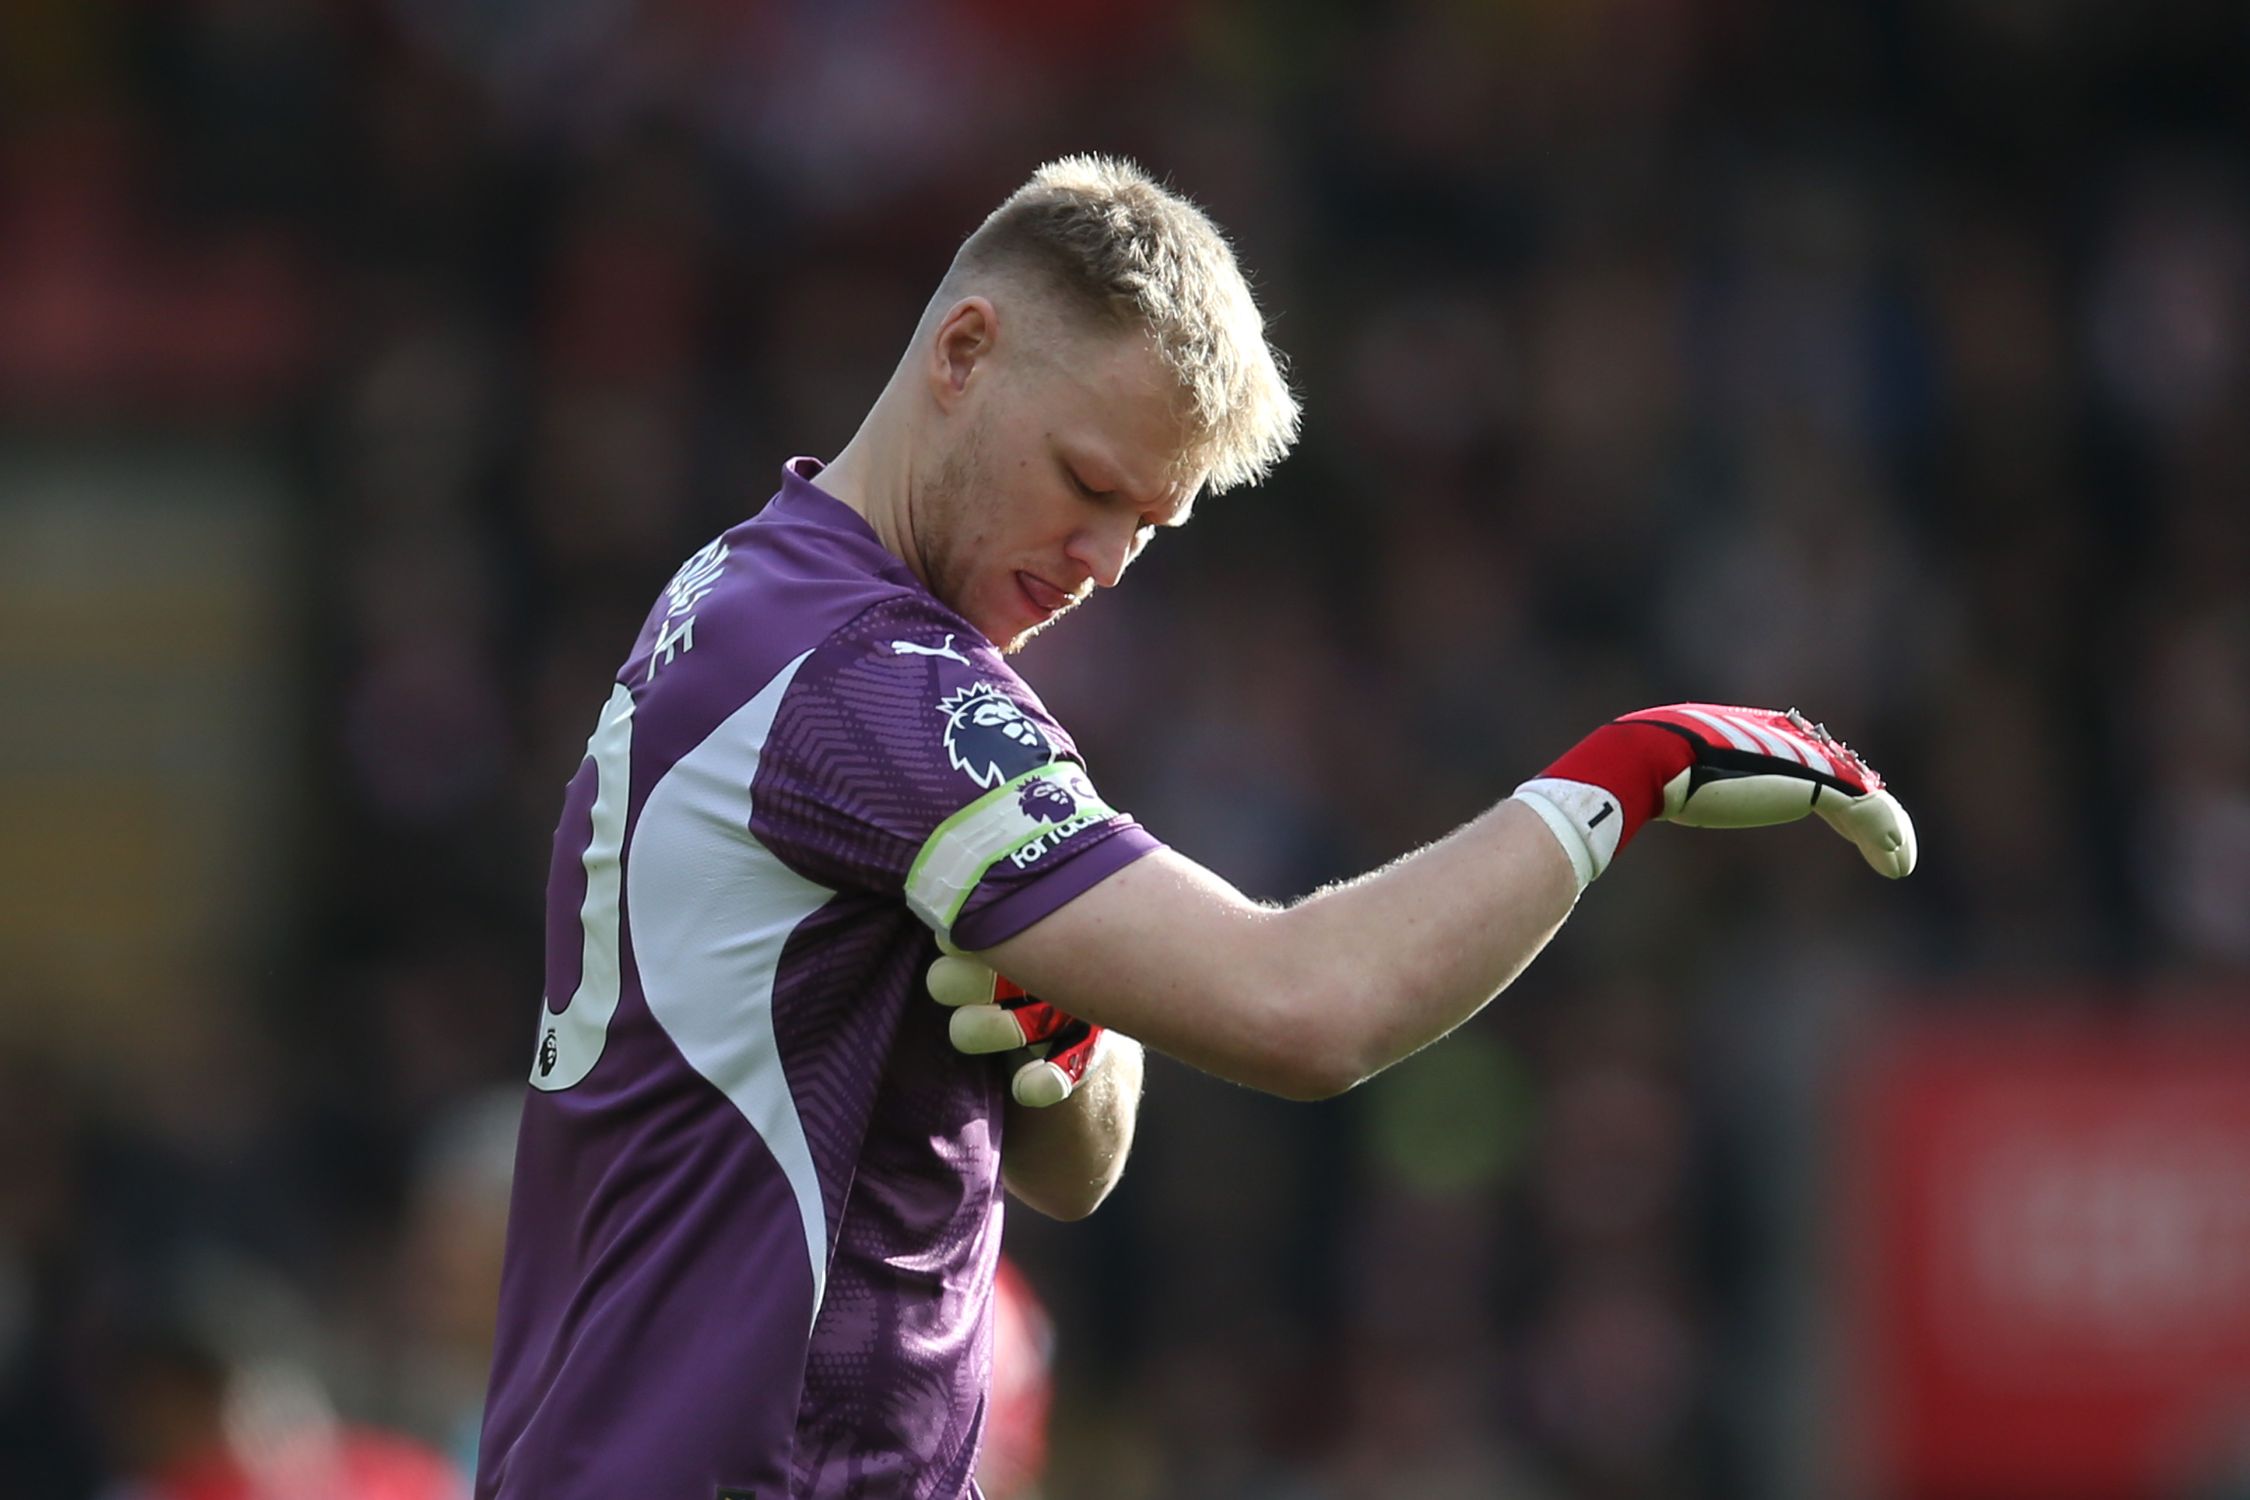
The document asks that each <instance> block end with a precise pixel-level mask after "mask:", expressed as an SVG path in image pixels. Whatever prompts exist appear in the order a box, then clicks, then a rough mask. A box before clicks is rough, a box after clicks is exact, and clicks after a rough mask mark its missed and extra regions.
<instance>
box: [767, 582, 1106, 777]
mask: <svg viewBox="0 0 2250 1500" xmlns="http://www.w3.org/2000/svg"><path fill="white" fill-rule="evenodd" d="M799 681H800V682H801V683H802V684H803V686H804V687H805V688H806V689H808V690H809V691H811V692H814V693H830V694H839V695H843V696H847V697H850V698H853V699H856V700H859V701H862V702H865V703H866V704H868V705H869V706H871V707H872V706H875V705H877V704H890V705H895V706H896V707H898V708H899V709H901V710H903V711H906V712H908V713H910V714H911V715H912V716H913V717H914V718H915V719H916V720H918V721H920V722H924V723H931V722H935V721H937V720H938V719H941V718H942V721H943V725H944V735H945V740H946V745H947V748H948V751H949V753H952V754H955V755H956V756H957V757H958V758H957V760H956V764H957V765H961V764H964V763H965V762H966V761H967V760H968V759H970V758H971V757H972V756H975V755H977V754H978V753H980V747H983V748H985V749H988V750H989V752H990V753H989V755H988V756H987V760H988V761H991V762H995V763H998V764H1001V765H1010V764H1012V762H1013V760H1014V759H1016V758H1019V757H1018V756H1016V755H1011V754H1009V753H1008V750H1009V748H1010V747H1020V749H1021V750H1022V751H1023V752H1025V753H1028V752H1030V751H1033V750H1037V751H1039V752H1041V753H1039V755H1038V759H1037V762H1036V763H1038V764H1044V763H1045V762H1046V761H1047V760H1049V759H1052V758H1054V757H1055V756H1058V755H1063V754H1069V753H1073V751H1074V748H1075V747H1074V746H1073V745H1072V744H1071V742H1070V737H1069V736H1068V735H1067V734H1065V733H1064V732H1063V729H1062V726H1061V725H1059V724H1057V723H1056V722H1055V720H1054V717H1053V715H1052V714H1050V713H1049V712H1048V710H1047V705H1046V704H1045V703H1044V702H1042V701H1041V699H1040V697H1039V695H1038V693H1036V692H1035V691H1033V689H1032V687H1031V684H1029V683H1028V682H1026V681H1024V679H1023V678H1022V677H1021V676H1020V675H1018V674H1017V672H1016V671H1015V669H1014V668H1012V667H1011V666H1009V665H1008V662H1007V659H1006V658H1005V657H1003V656H1002V655H1001V654H1000V652H999V650H998V649H997V648H996V647H994V646H993V644H992V643H991V642H990V641H988V640H986V639H985V638H984V636H983V635H981V634H980V633H978V631H977V630H976V629H975V627H973V626H971V625H970V624H969V623H968V622H967V621H966V620H964V619H962V618H961V617H960V616H959V615H957V614H955V613H954V612H953V611H952V610H950V609H948V608H946V607H945V606H944V605H943V604H941V603H939V602H938V601H937V600H935V599H933V598H931V597H930V596H929V595H927V594H924V593H920V592H903V591H902V592H900V593H898V594H895V595H892V596H889V597H887V598H884V599H881V600H878V601H876V602H875V603H873V604H871V605H870V606H869V607H868V608H866V609H865V610H863V611H861V612H860V614H859V615H857V616H856V617H855V618H854V619H852V620H851V621H850V622H849V623H848V624H846V625H845V626H844V627H843V628H841V629H839V630H837V631H835V632H834V633H832V634H831V635H830V636H829V637H828V638H827V640H826V641H824V642H823V643H822V644H821V646H820V647H819V648H818V649H817V650H815V651H814V652H813V653H812V654H811V656H810V657H809V658H808V659H807V660H806V662H805V664H804V669H803V671H802V672H801V673H800V674H799ZM1027 768H1028V764H1027V765H1026V766H1020V767H1015V768H1014V769H1011V770H1009V771H1008V772H1007V775H1014V774H1016V773H1017V771H1020V770H1022V769H1027ZM978 774H979V775H980V776H981V775H989V774H992V773H990V772H984V771H980V772H979V773H978ZM999 779H1001V780H1005V779H1006V776H1001V777H1000V778H999ZM981 784H984V785H988V786H989V785H996V784H997V781H991V780H986V781H983V782H982V783H981Z"/></svg>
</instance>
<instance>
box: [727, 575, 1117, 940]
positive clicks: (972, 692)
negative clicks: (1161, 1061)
mask: <svg viewBox="0 0 2250 1500" xmlns="http://www.w3.org/2000/svg"><path fill="white" fill-rule="evenodd" d="M751 807H752V814H751V831H752V833H753V834H754V835H755V836H756V837H757V838H758V839H759V840H760V842H761V843H763V844H765V845H766V847H767V848H769V849H771V850H772V851H773V852H774V853H775V854H776V855H778V856H779V857H780V858H782V859H783V860H784V861H786V862H787V863H788V864H789V865H791V866H792V867H793V868H794V869H796V870H797V871H798V872H799V873H801V874H803V875H804V876H806V877H807V878H808V879H811V880H815V881H818V882H820V883H821V884H823V885H827V886H829V887H831V888H833V889H837V890H852V891H872V892H877V893H884V894H891V895H895V896H897V897H899V898H900V899H902V900H904V901H905V903H906V904H907V906H908V907H909V908H910V909H911V910H912V911H913V912H914V914H915V915H916V916H917V917H919V918H920V919H921V920H922V921H923V922H924V923H925V924H927V925H928V926H929V928H930V929H931V930H932V931H933V932H935V933H937V934H938V935H939V936H940V937H943V938H947V939H949V940H950V941H952V942H954V943H956V944H957V945H959V946H961V947H963V948H969V949H977V948H988V947H990V946H992V945H993V944H995V943H998V942H1001V941H1003V940H1004V939H1006V938H1009V937H1012V936H1014V935H1015V934H1016V933H1018V932H1020V931H1022V930H1023V929H1024V928H1026V927H1029V926H1030V925H1031V924H1032V923H1034V922H1036V921H1038V920H1039V919H1040V918H1041V917H1043V916H1045V915H1046V914H1047V913H1049V912H1051V911H1053V910H1054V909H1055V908H1056V907H1059V906H1061V905H1063V904H1064V903H1065V902H1067V901H1069V900H1070V899H1071V898H1072V897H1074V896H1076V895H1078V894H1079V893H1080V892H1082V891H1084V890H1086V889H1087V888H1089V887H1090V886H1092V885H1094V884H1096V883H1097V882H1099V881H1100V880H1102V879H1103V878H1105V877H1107V876H1108V875H1110V874H1113V873H1114V872H1116V871H1117V870H1119V869H1122V868H1123V867H1124V866H1125V865H1127V864H1130V863H1131V862H1132V861H1133V860H1135V859H1138V858H1139V857H1140V856H1142V855H1144V854H1146V853H1148V852H1149V851H1150V850H1152V849H1155V848H1156V847H1158V845H1157V841H1156V840H1155V839H1154V838H1152V837H1151V836H1150V835H1149V834H1148V833H1147V832H1146V831H1145V830H1144V829H1142V828H1141V827H1140V826H1139V825H1138V824H1137V823H1135V822H1134V821H1133V820H1132V819H1131V818H1130V817H1128V816H1126V815H1125V814H1124V813H1121V812H1119V811H1118V810H1117V809H1116V808H1114V807H1111V806H1110V805H1109V803H1108V802H1106V801H1105V800H1104V799H1103V798H1102V796H1101V794H1100V792H1098V791H1097V790H1096V789H1095V787H1094V783H1093V781H1092V779H1091V778H1090V777H1089V776H1088V775H1087V772H1086V767H1085V764H1084V762H1083V761H1082V760H1081V759H1080V757H1079V755H1078V750H1077V747H1076V746H1075V745H1074V744H1073V743H1072V741H1071V739H1070V736H1069V735H1068V734H1067V733H1065V732H1064V730H1063V728H1062V726H1061V725H1059V724H1057V723H1056V722H1055V721H1054V719H1053V717H1052V716H1051V715H1049V714H1048V712H1047V710H1046V707H1045V705H1043V704H1042V703H1040V701H1039V699H1038V697H1037V695H1036V694H1034V693H1033V692H1032V691H1031V689H1030V688H1029V687H1028V686H1027V685H1026V684H1025V683H1024V681H1023V679H1021V678H1020V677H1018V676H1017V675H1016V674H1015V673H1014V672H1013V671H1012V670H1010V668H1009V667H1008V666H1007V664H1006V662H1005V661H1004V660H1003V659H1002V658H1001V656H1000V654H999V653H998V652H997V651H995V650H994V649H993V648H992V647H991V645H990V644H989V643H987V642H986V641H985V640H984V639H983V637H982V636H980V635H978V634H976V632H975V631H974V630H973V629H970V628H968V627H967V625H966V624H965V622H963V621H962V620H961V619H960V618H959V617H958V616H954V615H952V614H951V613H949V612H948V611H946V610H944V609H943V607H942V606H940V605H938V604H937V603H936V602H935V601H934V600H930V599H928V598H927V597H918V596H901V597H899V598H897V599H893V600H889V601H885V602H884V603H881V604H877V605H875V606H873V607H872V608H870V609H869V610H867V611H866V612H865V613H863V614H862V615H861V616H859V617H858V618H857V619H856V620H854V621H853V622H852V623H851V624H850V625H848V626H846V627H845V628H844V629H842V630H840V631H838V632H837V633H836V634H835V635H833V636H831V637H830V638H829V639H828V640H827V641H826V642H824V643H823V644H822V645H821V646H819V647H818V648H816V649H815V650H814V651H813V652H812V653H811V654H810V655H809V656H807V657H806V658H805V660H804V662H803V663H802V664H801V665H800V666H799V667H798V669H797V672H796V674H795V676H794V677H793V678H792V679H791V681H790V684H789V687H788V689H787V691H786V692H785V693H784V695H783V697H782V701H781V704H780V706H779V708H778V710H777V712H776V714H775V717H774V723H773V728H772V731H771V734H770V736H769V737H768V740H767V744H766V749H765V753H764V755H763V756H762V757H761V760H760V763H759V769H758V773H757V780H756V783H755V785H754V786H753V789H752V795H751Z"/></svg>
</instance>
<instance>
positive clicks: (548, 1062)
mask: <svg viewBox="0 0 2250 1500" xmlns="http://www.w3.org/2000/svg"><path fill="white" fill-rule="evenodd" d="M586 754H587V756H588V758H590V759H591V760H592V761H593V762H594V829H593V832H592V833H591V834H589V835H588V836H587V839H586V850H585V853H584V854H583V855H581V856H580V858H581V859H583V860H584V862H585V865H586V899H585V901H584V902H582V903H581V904H580V906H579V908H578V925H579V928H580V931H581V933H582V937H581V939H580V941H581V942H582V943H583V945H584V946H583V947H582V948H581V950H580V952H581V954H582V955H583V957H582V959H581V961H580V963H579V967H578V988H577V989H575V990H573V991H572V992H571V996H570V1000H569V1002H568V1004H567V1005H566V1006H565V1007H564V1009H563V1012H562V1014H560V1015H557V1014H556V1013H555V1008H554V1001H553V999H552V998H551V997H548V998H543V999H542V1000H541V1001H540V1003H539V1011H540V1015H539V1047H538V1052H537V1055H536V1056H534V1058H533V1059H532V1064H531V1086H532V1087H533V1088H535V1089H546V1090H548V1091H549V1092H554V1091H556V1090H560V1089H567V1088H575V1087H577V1086H578V1085H579V1084H581V1083H583V1082H585V1080H586V1075H587V1074H588V1073H591V1072H593V1071H594V1064H595V1063H598V1062H600V1061H601V1060H602V1049H603V1047H605V1046H606V1045H608V1042H609V1023H610V1020H611V1018H612V1017H614V1016H615V1015H616V1014H617V977H618V976H617V881H618V865H617V857H618V855H619V854H621V853H622V852H623V851H624V848H625V794H626V791H627V781H628V779H629V777H630V775H631V769H630V768H631V762H632V754H633V694H632V691H631V690H630V689H629V688H626V687H624V686H622V685H620V686H619V687H618V688H617V690H616V691H615V692H613V693H611V694H610V695H609V702H607V703H605V704H603V705H602V716H601V719H600V720H599V722H597V723H596V724H595V726H594V734H593V738H591V739H589V740H587V741H586Z"/></svg>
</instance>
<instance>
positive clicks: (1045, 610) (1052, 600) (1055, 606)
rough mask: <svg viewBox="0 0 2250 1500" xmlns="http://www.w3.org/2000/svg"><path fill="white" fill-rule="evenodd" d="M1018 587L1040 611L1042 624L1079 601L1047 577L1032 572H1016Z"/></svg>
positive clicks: (1033, 607)
mask: <svg viewBox="0 0 2250 1500" xmlns="http://www.w3.org/2000/svg"><path fill="white" fill-rule="evenodd" d="M1016 589H1017V592H1019V593H1021V594H1022V595H1023V596H1024V598H1025V599H1026V600H1027V601H1029V603H1030V605H1031V607H1032V609H1034V610H1035V611H1037V612H1038V616H1039V622H1040V623H1042V624H1044V623H1045V622H1046V621H1047V620H1049V619H1051V618H1053V617H1054V616H1055V615H1058V614H1061V613H1062V612H1063V611H1064V610H1066V609H1068V608H1070V606H1071V605H1072V604H1074V603H1076V602H1077V601H1076V600H1075V599H1074V598H1073V597H1072V596H1071V595H1069V594H1066V593H1064V592H1063V591H1062V590H1061V589H1058V588H1056V587H1055V586H1054V585H1053V584H1051V583H1049V582H1048V581H1047V580H1046V579H1044V578H1041V577H1038V576H1037V575H1035V574H1031V573H1024V572H1018V573H1017V574H1016Z"/></svg>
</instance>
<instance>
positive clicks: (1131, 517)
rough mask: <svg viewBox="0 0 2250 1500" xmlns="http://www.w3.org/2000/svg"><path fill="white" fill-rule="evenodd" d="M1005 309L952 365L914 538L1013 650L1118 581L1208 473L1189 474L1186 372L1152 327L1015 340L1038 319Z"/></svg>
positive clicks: (937, 583) (1181, 511)
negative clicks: (1152, 337) (1153, 340)
mask: <svg viewBox="0 0 2250 1500" xmlns="http://www.w3.org/2000/svg"><path fill="white" fill-rule="evenodd" d="M994 322H995V325H996V327H997V329H998V331H999V332H1000V333H1001V334H1002V337H1000V338H994V339H992V340H991V341H990V343H989V344H988V345H987V346H986V347H985V349H984V351H983V352H982V353H977V352H974V351H971V352H970V353H969V354H968V355H967V356H966V360H967V365H968V368H967V370H966V372H965V373H964V371H963V368H962V364H961V361H962V359H963V358H964V357H963V356H961V355H958V354H957V355H956V356H955V357H954V359H955V363H953V364H952V365H951V366H950V367H949V371H950V373H949V377H948V378H950V379H952V380H954V381H955V382H956V385H955V386H954V388H953V389H951V390H950V391H949V392H947V393H946V394H947V396H948V397H949V398H950V400H951V405H950V407H948V408H947V409H945V410H944V411H943V415H942V418H941V419H940V420H938V421H937V422H935V423H934V424H933V432H934V436H933V443H934V444H935V445H938V446H939V447H940V448H941V450H942V451H940V452H939V453H938V454H937V455H936V456H935V458H934V461H933V462H932V464H931V466H930V470H929V472H928V474H927V476H926V477H925V478H923V479H921V480H919V481H918V483H917V485H916V493H915V496H914V501H913V521H914V540H915V546H916V549H917V550H918V552H919V553H920V556H921V561H922V564H923V573H924V576H925V579H926V581H927V582H928V583H929V586H930V591H931V592H932V593H934V594H936V595H937V596H938V597H939V598H940V599H943V600H944V601H945V602H946V603H947V604H949V605H951V606H952V607H953V608H954V609H956V610H958V611H960V613H961V614H962V615H963V616H964V617H965V618H966V619H967V620H968V621H969V623H970V624H972V625H974V626H976V627H977V629H978V630H980V631H981V632H983V634H984V635H985V637H986V638H987V639H988V640H990V641H992V642H993V643H994V644H995V645H997V646H999V647H1000V648H1001V649H1002V650H1003V651H1013V650H1015V649H1016V648H1017V647H1018V646H1020V645H1022V644H1023V642H1024V641H1025V640H1027V639H1029V638H1030V637H1031V636H1032V635H1033V634H1035V633H1036V632H1038V631H1039V630H1041V629H1043V628H1045V626H1046V625H1047V624H1049V623H1050V622H1051V621H1053V620H1054V619H1056V618H1057V617H1058V616H1060V615H1062V614H1063V613H1064V612H1065V611H1066V610H1068V609H1070V608H1071V607H1073V606H1074V605H1076V604H1078V603H1079V602H1080V601H1081V600H1083V599H1085V598H1086V597H1087V596H1088V595H1089V594H1091V593H1092V592H1093V591H1094V589H1095V588H1096V587H1102V588H1108V587H1111V586H1114V585H1115V584H1116V583H1117V581H1118V579H1120V578H1121V577H1123V576H1124V573H1125V569H1126V568H1127V567H1128V566H1130V565H1131V563H1132V561H1133V559H1134V558H1135V557H1137V556H1139V555H1140V550H1141V548H1142V547H1143V546H1145V545H1147V542H1148V539H1149V536H1150V533H1151V532H1152V531H1153V529H1154V528H1155V527H1158V526H1166V525H1177V524H1179V523H1180V522H1182V521H1184V520H1185V519H1186V518H1187V510H1188V506H1189V504H1190V503H1191V502H1192V500H1193V499H1194V496H1195V490H1196V488H1197V483H1196V482H1195V481H1193V480H1187V479H1182V478H1180V477H1178V475H1177V474H1176V472H1175V467H1174V462H1173V461H1174V458H1175V456H1176V455H1177V453H1178V452H1179V449H1180V444H1181V441H1182V429H1181V425H1180V422H1179V419H1178V417H1177V416H1176V414H1175V410H1174V403H1175V399H1176V398H1175V395H1174V392H1175V390H1176V386H1175V384H1174V382H1173V380H1172V377H1171V375H1170V373H1169V372H1168V371H1166V370H1165V369H1164V367H1163V365H1162V363H1161V362H1160V361H1159V359H1158V358H1157V355H1156V352H1155V349H1154V347H1153V346H1152V345H1151V344H1150V342H1149V341H1148V340H1147V339H1146V338H1145V337H1138V336H1123V335H1103V334H1091V335H1086V336H1082V337H1070V338H1066V339H1061V340H1052V341H1049V342H1047V343H1046V344H1043V345H1041V344H1036V343H1035V342H1034V341H1033V340H1031V339H1029V338H1025V337H1020V336H1019V337H1018V338H1017V339H1016V341H1015V342H1014V343H1013V344H1011V343H1009V342H1007V341H1006V339H1005V335H1006V334H1007V333H1010V332H1017V333H1019V334H1020V333H1023V332H1027V331H1028V330H1026V329H1020V328H1017V329H1011V328H1010V326H1009V324H1008V322H1007V321H1006V320H1004V319H995V320H994ZM940 337H941V340H942V338H943V337H944V334H943V332H942V331H941V335H940Z"/></svg>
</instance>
